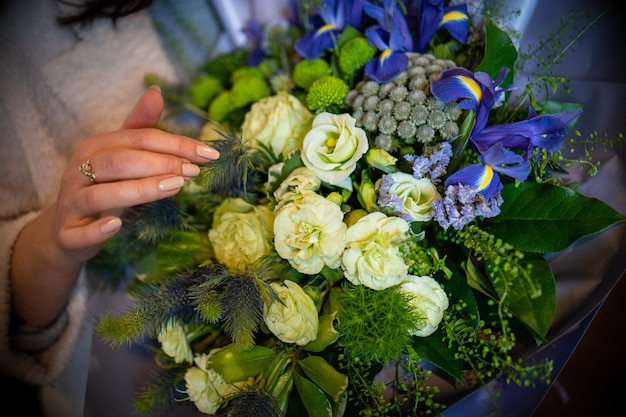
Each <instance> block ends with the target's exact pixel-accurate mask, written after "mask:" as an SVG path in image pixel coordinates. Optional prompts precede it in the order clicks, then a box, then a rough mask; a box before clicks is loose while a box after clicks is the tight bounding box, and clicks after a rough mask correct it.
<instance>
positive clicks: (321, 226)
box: [274, 194, 347, 274]
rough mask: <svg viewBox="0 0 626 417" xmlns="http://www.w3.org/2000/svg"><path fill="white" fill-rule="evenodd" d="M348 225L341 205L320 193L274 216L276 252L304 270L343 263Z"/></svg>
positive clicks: (319, 269)
mask: <svg viewBox="0 0 626 417" xmlns="http://www.w3.org/2000/svg"><path fill="white" fill-rule="evenodd" d="M346 230H347V226H346V224H345V223H344V222H343V213H342V212H341V208H339V206H338V205H337V204H335V203H332V202H330V201H328V200H327V199H325V198H324V197H322V196H321V195H319V194H307V195H304V196H303V197H302V199H301V200H299V201H294V202H292V203H289V204H287V205H285V206H284V207H283V208H282V209H280V210H279V211H278V212H277V213H276V218H275V220H274V246H275V248H276V252H278V254H279V255H280V256H281V257H282V258H283V259H286V260H287V261H289V263H290V264H291V266H292V267H294V268H295V269H296V270H298V272H301V273H303V274H317V273H318V272H320V271H321V270H322V268H323V267H324V265H327V266H328V267H330V268H337V267H338V266H339V259H340V257H341V253H342V252H343V249H344V247H345V246H344V245H345V241H346Z"/></svg>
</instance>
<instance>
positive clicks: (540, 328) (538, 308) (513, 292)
mask: <svg viewBox="0 0 626 417" xmlns="http://www.w3.org/2000/svg"><path fill="white" fill-rule="evenodd" d="M521 263H522V266H523V267H524V266H526V265H528V264H530V266H531V269H530V271H531V273H530V274H529V275H526V276H524V275H520V276H519V279H518V280H517V281H515V282H513V283H511V282H508V280H507V277H506V276H504V277H502V276H499V277H498V275H497V274H496V275H495V276H496V277H498V279H492V281H491V282H492V284H493V286H494V288H495V290H496V292H497V293H498V296H499V298H500V299H502V300H503V303H504V306H505V307H506V308H508V309H509V310H510V311H511V312H512V313H513V315H514V316H515V317H517V318H518V319H519V320H520V321H521V322H522V323H524V325H526V327H528V329H529V330H530V331H531V332H532V333H533V334H534V336H535V337H538V338H539V339H542V338H543V337H544V336H545V335H546V333H547V332H548V329H549V328H550V324H552V318H553V317H554V311H555V308H556V286H555V282H554V274H553V273H552V270H551V269H550V265H548V263H547V262H546V261H545V259H543V257H542V256H541V255H537V254H531V253H526V254H525V256H524V259H523V260H522V261H521ZM485 267H486V268H487V271H489V272H492V271H493V268H494V265H491V264H490V263H489V262H487V263H486V265H485ZM500 270H502V269H501V268H500Z"/></svg>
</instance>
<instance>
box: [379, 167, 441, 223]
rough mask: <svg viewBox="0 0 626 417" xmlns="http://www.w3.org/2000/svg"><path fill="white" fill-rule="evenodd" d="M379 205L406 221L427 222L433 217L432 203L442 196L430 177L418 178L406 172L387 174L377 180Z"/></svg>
mask: <svg viewBox="0 0 626 417" xmlns="http://www.w3.org/2000/svg"><path fill="white" fill-rule="evenodd" d="M376 188H377V189H378V190H379V192H380V198H379V200H378V205H379V206H380V207H384V208H387V209H390V210H391V211H392V213H393V214H394V215H397V216H400V217H402V218H403V219H405V220H406V221H409V222H411V221H420V222H427V221H429V220H431V219H432V218H433V209H432V203H433V201H435V200H436V199H437V198H441V197H440V195H439V192H437V187H435V185H434V184H433V183H432V182H430V180H429V179H428V178H421V179H417V178H415V177H414V176H413V175H410V174H407V173H404V172H394V173H393V174H386V175H384V176H383V178H381V179H380V180H378V181H377V183H376Z"/></svg>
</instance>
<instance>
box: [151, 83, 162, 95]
mask: <svg viewBox="0 0 626 417" xmlns="http://www.w3.org/2000/svg"><path fill="white" fill-rule="evenodd" d="M148 90H153V91H156V92H158V93H159V94H161V87H159V86H158V85H157V84H152V85H151V86H150V87H148Z"/></svg>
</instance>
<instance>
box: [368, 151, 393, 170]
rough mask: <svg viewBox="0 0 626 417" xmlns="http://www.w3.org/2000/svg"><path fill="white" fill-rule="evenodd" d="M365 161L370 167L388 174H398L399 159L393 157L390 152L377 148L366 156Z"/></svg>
mask: <svg viewBox="0 0 626 417" xmlns="http://www.w3.org/2000/svg"><path fill="white" fill-rule="evenodd" d="M365 160H366V161H367V163H368V164H370V166H372V167H374V168H377V169H380V170H381V171H384V172H386V173H388V174H389V173H391V172H396V171H397V169H396V162H397V161H398V158H396V157H394V156H392V155H391V154H390V153H389V152H387V151H385V150H383V149H379V148H375V149H370V150H369V151H368V152H367V154H366V155H365Z"/></svg>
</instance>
